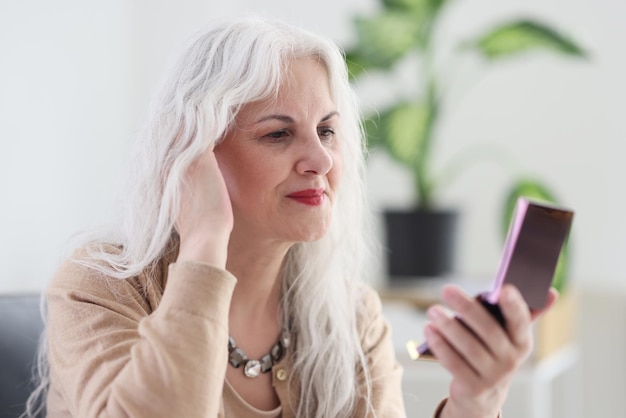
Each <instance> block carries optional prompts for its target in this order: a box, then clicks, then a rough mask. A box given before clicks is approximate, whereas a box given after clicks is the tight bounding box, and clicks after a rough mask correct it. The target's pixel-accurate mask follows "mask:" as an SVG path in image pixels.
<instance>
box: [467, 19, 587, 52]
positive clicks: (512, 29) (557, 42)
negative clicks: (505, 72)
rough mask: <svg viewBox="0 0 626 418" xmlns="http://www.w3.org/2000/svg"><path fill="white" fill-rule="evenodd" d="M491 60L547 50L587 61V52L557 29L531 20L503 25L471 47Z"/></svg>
mask: <svg viewBox="0 0 626 418" xmlns="http://www.w3.org/2000/svg"><path fill="white" fill-rule="evenodd" d="M470 46H472V47H474V48H477V49H478V51H479V52H480V53H481V54H482V55H483V56H484V57H485V58H487V59H490V60H496V59H501V58H507V57H511V56H514V55H518V54H520V53H524V52H528V51H532V50H538V49H544V50H549V51H553V52H557V53H561V54H564V55H571V56H576V57H585V56H586V55H587V54H586V52H585V51H584V50H583V49H582V48H581V47H580V46H579V45H578V44H576V43H575V42H574V41H573V40H571V39H569V38H567V37H566V36H564V35H562V34H560V33H559V32H557V31H556V30H555V29H552V28H551V27H549V26H546V25H544V24H542V23H539V22H536V21H531V20H520V21H517V22H512V23H507V24H504V25H501V26H499V27H497V28H495V29H493V30H491V31H490V32H488V33H487V34H485V35H483V36H481V37H479V38H478V40H477V41H475V42H473V43H471V45H470Z"/></svg>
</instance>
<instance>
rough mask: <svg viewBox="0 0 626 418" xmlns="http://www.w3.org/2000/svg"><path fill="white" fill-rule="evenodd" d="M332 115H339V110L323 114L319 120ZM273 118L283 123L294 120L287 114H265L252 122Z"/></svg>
mask: <svg viewBox="0 0 626 418" xmlns="http://www.w3.org/2000/svg"><path fill="white" fill-rule="evenodd" d="M333 116H339V112H337V111H336V110H333V111H332V112H330V113H329V114H327V115H326V116H324V117H323V118H322V120H320V122H326V121H327V120H329V119H331V118H332V117H333ZM274 119H275V120H279V121H281V122H285V123H294V122H295V120H294V119H293V118H292V117H291V116H287V115H267V116H263V117H262V118H261V119H259V120H257V121H256V122H254V123H255V124H257V123H261V122H266V121H268V120H274Z"/></svg>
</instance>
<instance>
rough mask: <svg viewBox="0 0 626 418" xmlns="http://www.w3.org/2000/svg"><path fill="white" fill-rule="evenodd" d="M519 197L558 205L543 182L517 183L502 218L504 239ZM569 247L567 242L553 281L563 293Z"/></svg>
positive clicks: (507, 198)
mask: <svg viewBox="0 0 626 418" xmlns="http://www.w3.org/2000/svg"><path fill="white" fill-rule="evenodd" d="M519 197H527V198H529V199H532V200H534V201H540V202H541V201H543V202H546V203H557V201H556V198H555V196H554V194H553V193H552V192H551V191H550V190H549V189H548V187H546V186H545V185H543V184H542V183H541V182H539V181H537V180H532V179H523V180H520V181H518V182H516V183H515V184H514V185H513V187H512V188H511V189H510V191H509V193H508V194H507V196H506V200H505V205H504V211H503V217H502V236H503V237H505V236H506V233H507V232H508V228H509V224H510V223H511V218H512V217H513V212H514V211H515V205H516V203H517V199H518V198H519ZM568 247H569V243H568V241H566V242H565V245H564V246H563V249H562V250H561V254H560V255H559V261H558V262H557V265H556V269H555V271H554V277H553V279H552V286H553V287H554V288H556V289H557V290H558V291H559V292H562V291H563V289H564V288H565V285H566V279H567V274H568V265H569V257H568Z"/></svg>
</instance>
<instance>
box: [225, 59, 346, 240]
mask: <svg viewBox="0 0 626 418" xmlns="http://www.w3.org/2000/svg"><path fill="white" fill-rule="evenodd" d="M338 129H339V114H338V113H337V109H336V107H335V104H334V103H333V101H332V100H331V95H330V88H329V83H328V76H327V74H326V69H325V67H324V66H323V64H321V63H320V62H318V60H316V59H313V58H302V59H296V60H293V61H292V62H291V64H290V67H289V71H288V75H287V76H286V77H285V80H284V83H283V85H282V86H281V87H280V90H279V91H278V95H277V97H276V98H275V99H274V98H273V99H270V100H263V101H259V102H253V103H250V104H247V105H246V106H244V107H243V108H242V109H241V111H240V112H239V114H238V115H237V118H236V122H235V126H234V128H233V129H232V130H231V131H230V132H229V133H228V135H227V136H226V137H225V138H224V140H223V141H222V142H221V143H220V144H219V145H217V146H216V147H215V155H216V158H217V161H218V163H219V166H220V169H221V171H222V174H223V175H224V179H225V181H226V186H227V188H228V192H229V194H230V199H231V202H232V206H233V214H234V219H235V225H234V229H233V234H236V235H239V236H242V237H245V238H246V239H250V240H252V239H255V238H256V239H261V240H267V239H269V240H272V241H273V240H275V241H279V242H287V243H293V242H302V241H313V240H317V239H320V238H321V237H322V236H323V235H324V234H325V233H326V231H327V230H328V228H329V225H330V220H331V212H332V206H333V202H334V200H335V194H336V190H337V186H338V182H339V178H340V175H341V162H342V161H341V153H340V147H341V138H340V137H339V131H338Z"/></svg>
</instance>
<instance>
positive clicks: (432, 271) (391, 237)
mask: <svg viewBox="0 0 626 418" xmlns="http://www.w3.org/2000/svg"><path fill="white" fill-rule="evenodd" d="M457 221H458V213H457V212H456V211H429V210H414V211H386V212H385V223H386V235H387V268H388V274H389V277H390V279H391V280H392V281H393V280H394V279H395V280H399V279H407V278H420V277H422V278H424V277H438V276H443V275H446V274H449V273H452V272H453V271H454V267H455V265H454V264H455V256H456V239H457Z"/></svg>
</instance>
